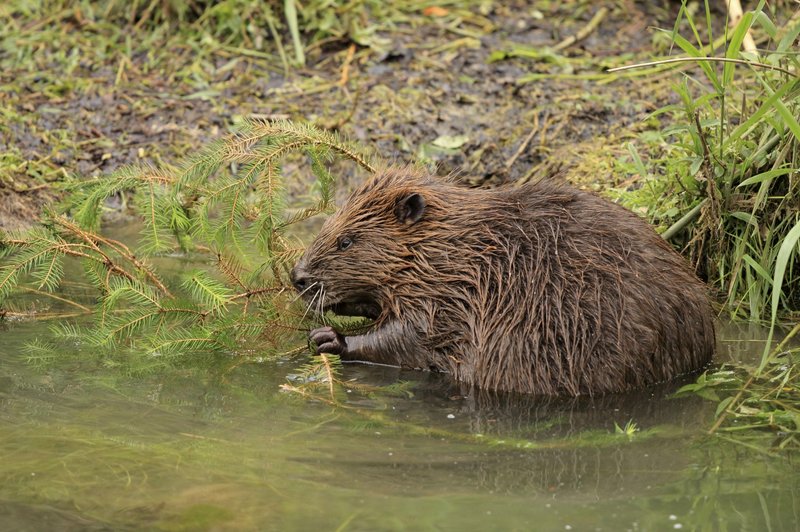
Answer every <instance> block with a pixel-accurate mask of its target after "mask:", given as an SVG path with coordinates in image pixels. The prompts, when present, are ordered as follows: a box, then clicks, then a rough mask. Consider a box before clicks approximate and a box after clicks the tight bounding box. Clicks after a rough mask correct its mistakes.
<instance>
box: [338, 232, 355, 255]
mask: <svg viewBox="0 0 800 532" xmlns="http://www.w3.org/2000/svg"><path fill="white" fill-rule="evenodd" d="M352 245H353V239H352V238H350V237H347V236H340V237H339V250H340V251H344V250H346V249H347V248H349V247H350V246H352Z"/></svg>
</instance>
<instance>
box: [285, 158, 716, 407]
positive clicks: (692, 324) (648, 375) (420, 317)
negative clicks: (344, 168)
mask: <svg viewBox="0 0 800 532" xmlns="http://www.w3.org/2000/svg"><path fill="white" fill-rule="evenodd" d="M291 279H292V282H293V284H294V286H295V288H296V289H297V290H298V291H299V292H300V294H301V296H302V297H303V299H304V300H305V301H306V302H307V304H308V306H309V308H314V309H316V310H317V311H318V312H320V313H324V312H326V311H329V310H330V311H333V312H334V313H337V314H341V315H353V316H364V317H367V318H370V319H371V320H374V323H373V325H372V326H371V328H370V329H369V330H367V331H366V332H364V333H363V334H355V335H350V336H344V335H343V334H341V333H339V332H338V331H336V330H334V329H333V328H332V327H329V326H328V327H321V328H318V329H315V330H313V331H311V333H310V339H311V340H312V341H313V342H314V343H315V344H316V346H317V348H316V351H317V353H331V354H337V355H340V356H341V358H342V360H353V361H363V362H371V363H379V364H389V365H395V366H401V367H408V368H417V369H430V370H434V371H441V372H447V373H449V374H450V375H451V376H452V377H453V378H455V379H456V380H458V381H461V382H463V383H466V384H468V385H473V386H477V387H479V388H482V389H490V390H502V391H512V392H522V393H529V394H539V395H571V396H577V395H584V394H588V395H594V394H603V393H608V392H622V391H626V390H630V389H635V388H641V387H645V386H647V385H651V384H654V383H660V382H664V381H667V380H669V379H672V378H674V377H676V376H678V375H682V374H686V373H689V372H693V371H695V370H698V369H699V368H701V367H702V366H704V365H705V364H706V363H708V362H709V360H710V359H711V356H712V355H713V353H714V348H715V333H714V320H713V315H712V310H711V307H710V303H709V300H708V296H707V293H706V289H705V286H704V284H703V283H702V282H701V281H700V280H699V279H698V278H697V277H696V276H695V275H694V273H693V272H692V271H691V270H690V269H689V267H688V265H687V264H686V262H685V261H684V259H683V257H681V256H680V255H679V254H678V253H677V252H675V251H674V250H673V249H672V248H671V247H670V246H669V245H668V244H667V243H666V242H665V241H664V240H663V239H662V238H661V237H660V236H659V235H658V234H657V233H656V232H655V231H654V230H653V229H652V228H651V227H650V226H649V225H648V224H647V223H646V222H645V221H643V220H642V219H640V218H639V217H638V216H636V215H635V214H634V213H632V212H630V211H628V210H626V209H625V208H623V207H621V206H619V205H616V204H614V203H611V202H610V201H607V200H605V199H602V198H600V197H598V196H595V195H594V194H591V193H589V192H584V191H581V190H578V189H575V188H572V187H570V186H568V185H566V184H560V183H556V182H554V181H553V180H540V181H538V182H533V183H528V184H524V185H521V186H515V187H512V186H507V187H499V188H496V189H471V188H466V187H462V186H459V185H458V183H457V182H456V181H455V180H454V179H452V178H438V177H434V176H432V175H430V174H428V173H426V172H424V171H422V170H418V169H413V168H388V169H385V170H382V171H380V172H377V173H376V174H375V175H374V176H372V177H371V178H369V179H368V180H367V181H366V182H365V183H364V184H363V185H361V186H360V187H359V188H358V189H357V190H356V191H355V192H353V194H352V195H351V196H350V198H349V200H348V201H347V202H346V204H345V205H344V206H343V207H342V208H341V209H340V210H339V211H338V212H337V213H336V214H334V215H333V216H332V217H331V218H329V219H328V220H327V221H326V222H325V224H324V225H323V227H322V229H321V230H320V233H319V234H318V236H317V237H316V239H315V240H314V241H313V242H312V243H311V245H310V246H309V247H308V248H307V249H306V251H305V253H304V254H303V256H302V257H301V258H300V260H299V261H298V263H297V264H296V265H295V267H294V268H293V269H292V272H291Z"/></svg>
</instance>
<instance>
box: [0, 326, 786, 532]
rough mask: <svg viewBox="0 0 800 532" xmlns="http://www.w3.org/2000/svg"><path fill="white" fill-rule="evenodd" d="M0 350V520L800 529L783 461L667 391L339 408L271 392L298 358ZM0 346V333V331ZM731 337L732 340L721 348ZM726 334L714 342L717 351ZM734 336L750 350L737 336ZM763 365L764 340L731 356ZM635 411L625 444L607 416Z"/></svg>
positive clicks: (375, 379)
mask: <svg viewBox="0 0 800 532" xmlns="http://www.w3.org/2000/svg"><path fill="white" fill-rule="evenodd" d="M42 330H43V327H42V326H41V325H37V324H23V325H18V326H14V327H11V328H10V329H9V330H6V331H3V332H2V333H0V334H3V340H4V341H3V342H2V343H0V456H2V457H3V459H2V461H0V529H2V530H25V529H28V530H41V529H61V530H106V529H113V530H120V529H126V528H130V529H142V528H145V529H170V530H197V529H209V528H211V529H234V530H241V529H251V530H264V529H276V530H286V529H296V530H306V529H310V528H324V529H336V528H338V527H340V526H343V529H347V530H394V529H398V530H399V529H442V530H456V529H464V530H475V529H487V528H489V529H525V530H564V529H565V527H566V526H570V527H572V528H573V529H575V530H578V529H589V530H594V529H597V528H600V529H603V530H624V529H638V530H671V529H675V528H676V525H680V526H681V527H682V528H683V529H708V530H716V529H721V528H723V529H724V528H727V529H730V530H735V529H740V528H743V529H752V530H761V529H768V528H771V529H772V530H796V529H797V527H798V522H800V521H799V520H798V514H799V513H800V510H799V509H798V506H797V502H796V501H797V500H798V491H800V480H798V479H800V475H798V471H797V467H796V466H795V462H794V461H792V460H789V459H784V458H774V457H766V456H764V455H762V454H760V453H759V452H757V451H755V450H751V449H748V448H744V447H741V446H736V445H734V444H731V443H728V442H726V441H724V440H722V439H720V438H710V439H709V438H706V437H705V436H704V431H705V429H706V427H708V425H709V422H710V420H711V419H712V418H713V415H714V412H713V409H714V407H715V405H714V404H713V403H710V402H704V401H702V400H700V399H698V398H694V397H687V398H682V399H670V398H668V396H669V394H670V393H671V392H672V391H673V390H674V389H675V388H676V387H677V386H678V385H680V383H672V384H669V385H664V386H662V387H658V388H654V389H651V390H648V391H644V392H638V393H631V394H625V395H614V396H603V397H595V398H578V399H570V400H556V399H546V398H540V397H531V396H524V395H515V394H492V393H479V392H475V391H472V390H467V389H463V388H461V387H460V386H459V385H453V384H452V383H450V382H449V381H447V380H446V379H444V378H442V376H440V375H435V374H426V373H419V372H400V371H398V370H392V369H389V368H377V367H367V366H362V365H348V366H347V367H346V368H345V370H344V377H345V378H346V379H356V380H357V381H358V382H362V383H365V382H366V383H371V384H382V383H394V382H396V381H397V380H398V379H400V380H410V381H413V382H414V386H413V387H412V392H411V394H410V395H403V394H400V395H398V396H385V395H378V396H372V395H365V394H360V393H358V392H357V391H356V390H353V391H352V392H351V393H349V394H347V395H346V397H347V399H348V402H347V407H346V408H332V407H330V406H328V405H326V404H323V403H318V402H315V401H311V400H307V399H302V398H299V397H295V396H291V395H287V394H285V393H282V392H280V391H279V385H280V384H281V383H282V382H284V378H285V375H286V374H287V373H292V372H294V371H296V364H294V363H283V364H272V365H250V366H242V367H238V368H236V369H234V370H228V367H227V365H226V363H225V361H222V364H221V365H220V367H210V368H203V369H195V370H187V369H178V370H175V371H173V372H171V373H165V374H158V375H152V376H148V377H129V376H126V375H124V374H120V373H119V372H117V371H115V370H114V369H113V368H103V367H101V366H98V365H97V364H96V363H95V361H93V360H91V359H87V360H86V361H77V360H64V361H62V362H59V363H58V364H56V365H54V366H53V367H50V368H48V369H46V370H37V369H34V368H32V367H30V366H28V365H26V364H25V363H24V362H23V361H22V358H21V355H20V353H19V345H20V344H21V343H22V341H24V340H27V339H30V338H32V337H33V336H35V335H37V334H40V333H41V332H42ZM5 340H7V341H5ZM729 344H731V345H735V342H729ZM726 345H727V344H726ZM746 345H747V346H751V347H752V346H753V345H755V344H753V343H752V342H748V343H747V344H746ZM748 353H749V355H750V356H753V357H755V359H757V357H758V354H759V353H760V346H756V347H754V348H752V349H749V348H746V347H745V348H742V349H741V350H740V351H739V352H738V354H737V356H747V355H748ZM629 421H632V422H633V423H635V424H636V427H637V428H638V429H639V430H638V432H635V433H634V434H633V436H632V437H631V438H628V437H627V436H625V435H619V434H615V428H614V425H615V423H616V424H617V425H619V426H620V427H623V426H625V425H626V423H628V422H629Z"/></svg>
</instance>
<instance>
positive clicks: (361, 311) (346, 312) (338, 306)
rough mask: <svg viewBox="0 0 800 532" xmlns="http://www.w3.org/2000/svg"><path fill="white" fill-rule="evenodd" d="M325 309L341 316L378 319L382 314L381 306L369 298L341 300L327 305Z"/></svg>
mask: <svg viewBox="0 0 800 532" xmlns="http://www.w3.org/2000/svg"><path fill="white" fill-rule="evenodd" d="M325 310H330V311H332V312H333V313H334V314H339V315H340V316H361V317H364V318H369V319H371V320H374V319H377V318H378V316H380V315H381V306H380V305H378V303H376V302H375V301H374V300H372V299H368V298H364V299H354V300H350V301H339V302H338V303H334V304H332V305H328V306H326V307H325Z"/></svg>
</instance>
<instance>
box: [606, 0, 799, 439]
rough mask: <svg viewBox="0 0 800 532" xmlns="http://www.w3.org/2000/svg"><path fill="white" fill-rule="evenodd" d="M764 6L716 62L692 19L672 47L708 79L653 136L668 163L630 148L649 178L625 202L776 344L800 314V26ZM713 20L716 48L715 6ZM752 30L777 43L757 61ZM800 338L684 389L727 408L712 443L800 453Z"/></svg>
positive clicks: (670, 110)
mask: <svg viewBox="0 0 800 532" xmlns="http://www.w3.org/2000/svg"><path fill="white" fill-rule="evenodd" d="M763 5H764V2H761V3H760V4H759V5H758V6H757V7H756V9H755V10H753V11H751V12H748V13H746V14H745V15H744V17H743V18H742V20H741V21H740V22H739V24H738V25H737V26H736V28H735V29H734V30H733V31H732V32H731V33H730V34H727V33H726V35H724V43H725V45H726V46H725V47H724V48H723V49H722V55H721V56H720V57H722V59H720V60H717V61H715V60H708V59H703V58H705V57H706V55H707V54H706V52H705V51H704V50H710V51H712V52H713V51H714V48H715V47H714V46H712V45H711V44H709V43H706V44H704V43H703V41H702V38H701V35H700V30H699V29H698V27H697V25H696V23H695V20H694V18H693V17H692V16H691V15H690V14H689V12H688V11H687V10H686V9H685V6H684V9H682V10H681V17H683V18H685V20H686V23H687V24H688V27H689V28H690V29H691V34H692V36H691V37H690V38H684V37H683V36H681V35H679V34H678V33H676V32H673V33H672V39H673V41H674V42H675V44H676V45H677V46H679V47H680V48H681V49H682V50H683V51H684V53H685V54H686V57H687V58H688V59H689V60H690V61H695V62H696V63H697V65H698V67H699V69H700V72H701V77H693V76H689V75H685V76H683V79H682V80H681V81H679V82H676V83H675V84H674V88H675V91H676V92H677V94H678V96H679V97H680V103H679V104H676V105H673V106H669V107H666V108H663V109H661V110H660V111H659V112H658V113H657V114H658V115H667V116H669V117H670V120H669V122H670V123H671V124H672V125H669V126H667V127H666V128H664V129H663V130H661V131H660V132H657V133H648V135H647V136H646V137H645V136H643V138H642V140H643V141H644V142H645V144H649V145H650V148H651V149H655V150H656V151H660V156H658V157H653V158H650V159H645V158H643V157H642V156H641V155H640V154H639V153H638V150H637V148H636V145H635V144H630V145H629V146H628V147H629V152H630V156H629V158H628V160H627V162H625V161H622V162H621V164H622V165H623V167H625V166H624V165H627V168H626V169H627V170H628V171H633V172H637V173H639V174H640V175H641V176H647V178H646V179H645V180H644V181H642V182H641V187H640V188H639V189H638V190H636V191H634V192H632V193H625V192H623V193H621V194H620V197H621V199H622V201H623V202H624V203H626V204H627V205H628V206H630V207H632V208H642V207H643V208H645V209H646V210H647V212H648V215H649V216H650V218H651V219H652V220H654V221H655V222H656V223H660V224H662V225H665V224H667V225H669V227H668V228H667V229H666V231H665V232H664V237H665V238H667V239H669V240H673V241H676V242H681V243H682V244H683V245H684V247H685V249H686V250H687V251H688V254H689V257H690V259H691V260H692V262H693V263H694V264H695V265H696V267H697V270H698V273H699V274H700V275H701V276H702V277H704V278H705V279H707V280H708V282H709V284H710V285H711V286H712V287H714V288H716V289H717V290H718V291H719V293H720V294H721V295H722V297H723V298H724V300H725V306H724V309H725V310H724V311H723V312H724V313H730V314H731V315H732V316H733V317H735V318H747V319H751V320H761V321H767V322H768V323H769V324H770V326H771V328H770V339H771V338H772V337H773V332H774V330H775V327H776V325H778V324H779V323H780V318H785V319H787V320H788V323H790V324H791V323H792V322H796V319H793V318H796V317H797V316H798V315H800V124H799V123H798V117H799V116H800V57H798V54H797V51H796V50H797V48H796V45H795V43H796V41H797V39H798V35H800V21H796V20H795V21H794V22H793V23H790V24H788V25H787V26H786V27H782V28H778V27H776V26H775V25H774V23H773V22H772V21H771V20H770V18H769V17H768V16H767V14H766V13H765V12H764V11H763ZM706 20H707V21H708V24H707V26H706V28H705V35H706V36H707V38H708V40H709V42H710V41H712V32H713V28H712V25H711V23H710V20H711V19H710V14H709V6H708V2H706ZM680 23H681V18H679V20H678V21H677V22H676V28H677V27H678V25H679V24H680ZM751 30H753V31H758V32H759V33H760V34H761V35H763V36H764V39H765V41H766V42H765V44H764V45H763V46H761V52H760V54H758V55H756V53H755V52H750V53H748V52H745V51H743V50H742V49H741V48H742V41H743V40H744V38H745V35H746V34H747V32H748V31H751ZM693 41H694V42H693ZM653 146H655V148H653ZM790 327H791V325H790ZM799 329H800V325H797V326H795V327H794V328H793V329H792V330H791V332H790V333H789V335H788V337H787V339H786V340H784V341H783V342H781V343H780V344H779V345H778V346H777V347H775V348H774V349H773V346H772V345H771V343H770V341H769V340H768V341H767V345H766V347H765V350H764V354H763V357H762V359H761V362H760V364H759V365H757V366H756V367H752V368H728V367H722V368H720V369H719V370H716V371H713V372H711V373H710V374H708V375H704V376H703V377H702V378H701V379H700V380H699V381H698V382H697V383H696V384H692V385H689V386H686V387H684V388H683V389H682V392H684V393H686V392H696V393H699V394H701V395H703V396H705V397H707V398H709V399H713V400H715V401H719V408H718V414H719V415H720V418H719V421H718V423H717V424H716V425H715V426H714V427H713V428H712V432H714V431H716V430H724V431H733V432H734V433H736V434H737V435H738V434H739V433H740V432H741V431H743V430H746V429H749V428H765V429H770V430H774V431H776V432H777V433H778V434H780V435H781V436H780V438H779V439H778V441H776V442H774V446H775V448H780V449H782V448H786V447H794V448H797V447H798V446H800V372H798V367H800V366H799V365H798V364H800V349H798V348H796V347H794V348H793V347H792V345H793V344H791V343H790V342H789V339H790V338H791V337H792V336H794V335H795V334H796V333H797V332H798V330H799ZM731 421H733V422H734V423H736V424H735V425H732V424H731V423H730V422H731ZM726 422H727V423H726Z"/></svg>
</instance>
